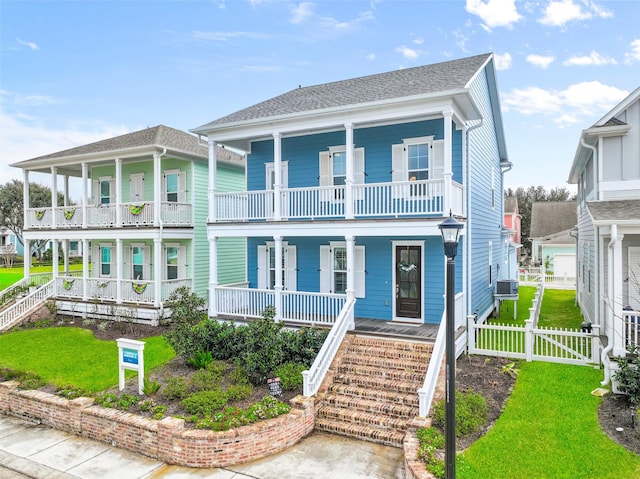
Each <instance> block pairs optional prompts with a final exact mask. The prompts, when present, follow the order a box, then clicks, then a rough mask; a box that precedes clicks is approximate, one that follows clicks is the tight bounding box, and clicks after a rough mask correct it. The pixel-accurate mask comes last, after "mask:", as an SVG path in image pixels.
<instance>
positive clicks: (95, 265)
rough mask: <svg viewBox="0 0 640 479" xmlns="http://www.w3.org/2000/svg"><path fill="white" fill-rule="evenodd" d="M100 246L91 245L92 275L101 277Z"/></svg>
mask: <svg viewBox="0 0 640 479" xmlns="http://www.w3.org/2000/svg"><path fill="white" fill-rule="evenodd" d="M100 260H101V258H100V246H92V247H91V271H92V272H93V274H92V275H91V276H92V277H93V278H99V277H100Z"/></svg>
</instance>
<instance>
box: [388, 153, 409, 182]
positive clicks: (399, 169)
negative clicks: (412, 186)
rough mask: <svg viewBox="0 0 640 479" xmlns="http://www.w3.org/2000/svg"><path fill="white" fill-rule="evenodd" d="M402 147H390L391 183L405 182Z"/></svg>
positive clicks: (405, 168) (405, 165)
mask: <svg viewBox="0 0 640 479" xmlns="http://www.w3.org/2000/svg"><path fill="white" fill-rule="evenodd" d="M407 174H408V173H407V164H406V162H405V159H404V145H391V181H393V182H397V181H407V179H408V178H407Z"/></svg>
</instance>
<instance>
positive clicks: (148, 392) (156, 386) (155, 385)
mask: <svg viewBox="0 0 640 479" xmlns="http://www.w3.org/2000/svg"><path fill="white" fill-rule="evenodd" d="M159 390H160V383H159V382H158V381H151V380H149V379H147V378H144V379H143V380H142V392H143V393H144V395H145V396H153V395H154V394H156V393H157V392H158V391H159Z"/></svg>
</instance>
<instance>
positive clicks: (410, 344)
mask: <svg viewBox="0 0 640 479" xmlns="http://www.w3.org/2000/svg"><path fill="white" fill-rule="evenodd" d="M351 344H352V345H357V346H373V347H385V348H392V349H413V350H416V351H427V350H430V349H433V343H432V342H422V341H420V342H418V341H395V340H393V339H380V338H365V337H359V336H355V337H354V338H353V340H352V341H351Z"/></svg>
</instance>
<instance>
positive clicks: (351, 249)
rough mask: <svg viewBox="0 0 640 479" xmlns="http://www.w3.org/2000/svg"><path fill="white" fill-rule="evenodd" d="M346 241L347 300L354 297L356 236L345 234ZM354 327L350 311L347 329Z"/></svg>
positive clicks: (352, 315)
mask: <svg viewBox="0 0 640 479" xmlns="http://www.w3.org/2000/svg"><path fill="white" fill-rule="evenodd" d="M344 239H345V241H346V243H347V289H346V291H345V293H347V301H350V300H352V299H355V297H356V238H355V236H345V237H344ZM355 328H356V323H355V319H354V314H353V311H352V312H351V318H350V324H349V330H350V331H353V330H354V329H355Z"/></svg>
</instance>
